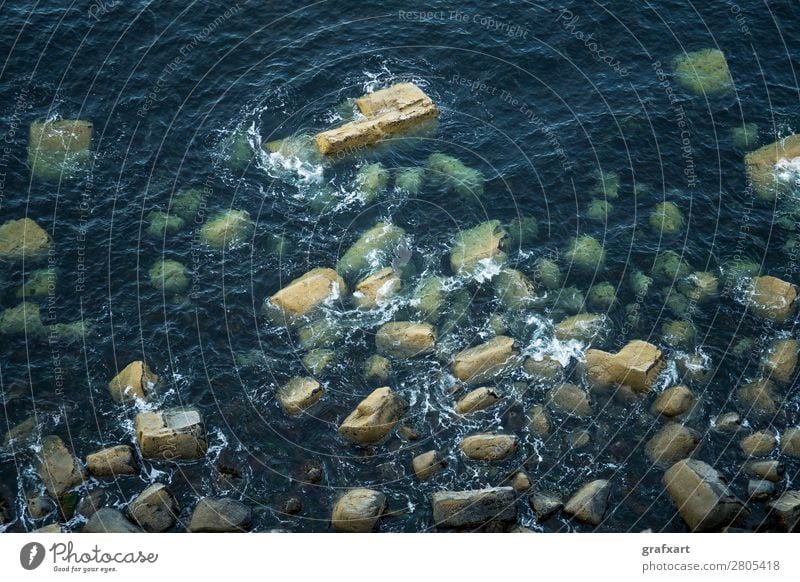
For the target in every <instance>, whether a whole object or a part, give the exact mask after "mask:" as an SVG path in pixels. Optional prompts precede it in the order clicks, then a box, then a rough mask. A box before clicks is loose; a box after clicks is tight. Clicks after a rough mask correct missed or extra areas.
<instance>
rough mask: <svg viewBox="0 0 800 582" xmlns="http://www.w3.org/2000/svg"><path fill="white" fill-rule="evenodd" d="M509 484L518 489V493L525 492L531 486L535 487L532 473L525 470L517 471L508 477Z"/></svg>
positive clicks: (515, 489)
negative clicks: (532, 481)
mask: <svg viewBox="0 0 800 582" xmlns="http://www.w3.org/2000/svg"><path fill="white" fill-rule="evenodd" d="M508 484H509V485H511V487H512V488H513V489H514V491H516V492H517V493H524V492H525V491H527V490H528V489H530V488H531V487H533V483H531V478H530V475H528V474H527V473H526V472H525V471H517V472H515V473H514V474H513V475H511V477H510V478H509V479H508Z"/></svg>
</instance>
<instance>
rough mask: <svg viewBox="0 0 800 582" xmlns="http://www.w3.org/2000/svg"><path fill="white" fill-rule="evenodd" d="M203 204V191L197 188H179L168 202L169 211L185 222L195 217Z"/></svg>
mask: <svg viewBox="0 0 800 582" xmlns="http://www.w3.org/2000/svg"><path fill="white" fill-rule="evenodd" d="M202 205H203V191H202V190H201V189H199V188H187V189H184V190H179V191H178V193H177V194H175V197H174V198H172V200H171V202H170V208H169V209H170V212H172V213H174V214H175V215H177V216H178V217H179V218H180V219H181V220H185V221H186V222H190V221H193V220H195V219H196V218H197V213H198V212H199V211H200V208H201V206H202Z"/></svg>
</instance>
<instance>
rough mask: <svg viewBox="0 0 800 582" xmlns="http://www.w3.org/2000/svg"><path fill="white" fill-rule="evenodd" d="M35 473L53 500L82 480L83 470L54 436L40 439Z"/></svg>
mask: <svg viewBox="0 0 800 582" xmlns="http://www.w3.org/2000/svg"><path fill="white" fill-rule="evenodd" d="M36 471H37V473H39V477H40V478H41V480H42V481H43V482H44V486H45V488H46V489H47V492H48V493H49V494H50V497H52V498H53V499H59V498H60V497H61V496H62V495H63V494H64V493H66V492H67V491H69V490H70V489H72V488H73V487H75V486H76V485H79V484H81V483H83V480H84V473H83V468H82V467H81V465H80V463H79V462H78V459H76V458H75V457H73V456H72V453H71V452H70V451H69V449H67V447H66V445H65V444H64V441H62V440H61V438H60V437H58V436H56V435H50V436H46V437H44V438H43V439H42V449H41V451H40V452H39V454H38V458H37V463H36Z"/></svg>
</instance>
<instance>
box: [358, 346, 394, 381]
mask: <svg viewBox="0 0 800 582" xmlns="http://www.w3.org/2000/svg"><path fill="white" fill-rule="evenodd" d="M391 376H392V362H391V361H390V360H389V359H388V358H384V357H383V356H379V355H378V354H373V355H372V356H370V357H369V358H367V361H366V362H364V379H365V380H366V381H367V383H368V384H370V385H371V386H385V385H386V384H387V383H388V382H389V379H390V378H391Z"/></svg>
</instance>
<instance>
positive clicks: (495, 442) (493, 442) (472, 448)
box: [459, 433, 518, 461]
mask: <svg viewBox="0 0 800 582" xmlns="http://www.w3.org/2000/svg"><path fill="white" fill-rule="evenodd" d="M517 442H518V440H517V437H515V436H514V435H507V434H491V433H482V434H474V435H471V436H468V437H465V438H464V439H463V440H462V441H461V444H460V445H459V448H460V449H461V452H462V453H464V454H465V455H466V456H467V457H469V458H470V459H472V460H474V461H502V460H504V459H507V458H508V457H510V456H511V455H513V454H514V453H515V452H517Z"/></svg>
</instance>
